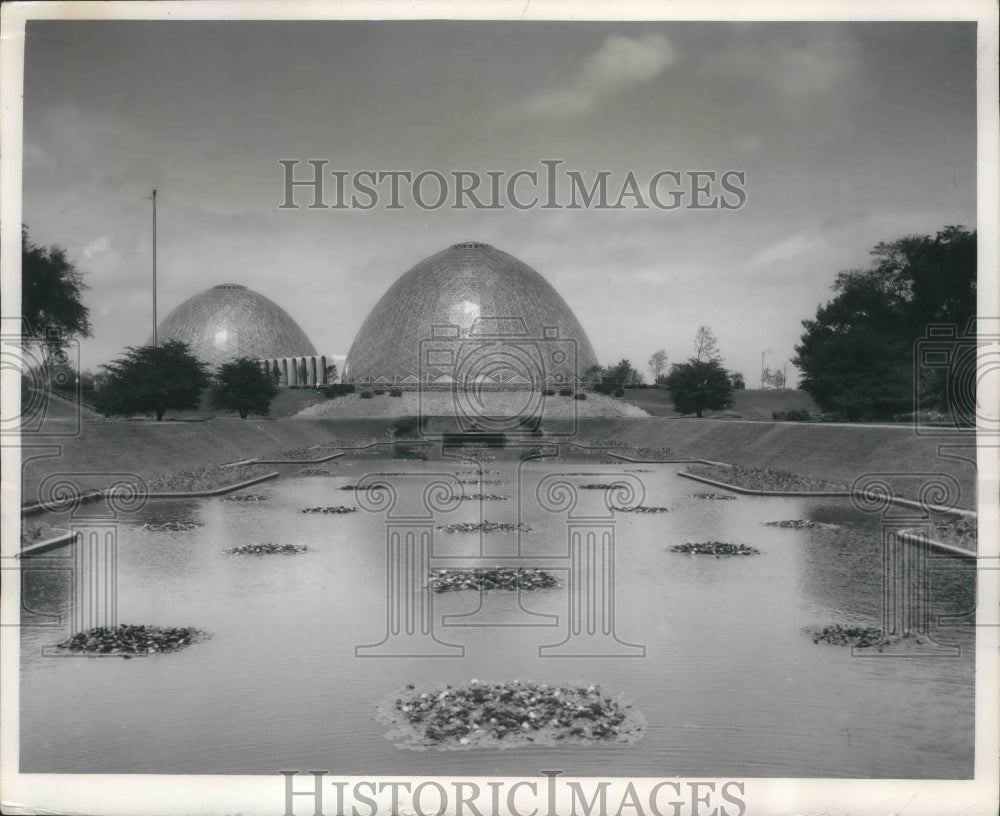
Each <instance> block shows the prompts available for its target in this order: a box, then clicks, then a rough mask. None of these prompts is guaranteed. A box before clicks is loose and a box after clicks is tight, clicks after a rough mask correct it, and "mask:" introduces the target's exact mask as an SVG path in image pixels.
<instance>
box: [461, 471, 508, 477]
mask: <svg viewBox="0 0 1000 816" xmlns="http://www.w3.org/2000/svg"><path fill="white" fill-rule="evenodd" d="M502 472H503V471H500V470H456V471H455V475H456V476H478V475H480V474H482V475H483V476H499V475H500V474H501V473H502Z"/></svg>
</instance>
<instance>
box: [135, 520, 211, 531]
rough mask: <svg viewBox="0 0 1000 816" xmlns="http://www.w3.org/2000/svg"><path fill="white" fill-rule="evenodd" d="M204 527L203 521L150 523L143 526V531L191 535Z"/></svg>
mask: <svg viewBox="0 0 1000 816" xmlns="http://www.w3.org/2000/svg"><path fill="white" fill-rule="evenodd" d="M204 526H205V524H204V522H201V521H150V522H147V523H146V524H143V525H142V529H143V530H148V531H149V532H151V533H189V532H191V531H192V530H197V529H198V528H199V527H204Z"/></svg>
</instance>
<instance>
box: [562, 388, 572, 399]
mask: <svg viewBox="0 0 1000 816" xmlns="http://www.w3.org/2000/svg"><path fill="white" fill-rule="evenodd" d="M559 396H560V397H572V396H573V389H572V388H560V389H559Z"/></svg>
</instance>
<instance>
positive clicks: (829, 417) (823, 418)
mask: <svg viewBox="0 0 1000 816" xmlns="http://www.w3.org/2000/svg"><path fill="white" fill-rule="evenodd" d="M819 421H820V422H850V420H849V419H848V418H847V415H846V414H842V413H840V412H839V411H825V412H824V413H822V414H820V415H819Z"/></svg>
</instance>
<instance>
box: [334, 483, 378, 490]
mask: <svg viewBox="0 0 1000 816" xmlns="http://www.w3.org/2000/svg"><path fill="white" fill-rule="evenodd" d="M337 489H338V490H382V489H383V486H382V485H377V484H367V485H344V486H343V487H340V488H337Z"/></svg>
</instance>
